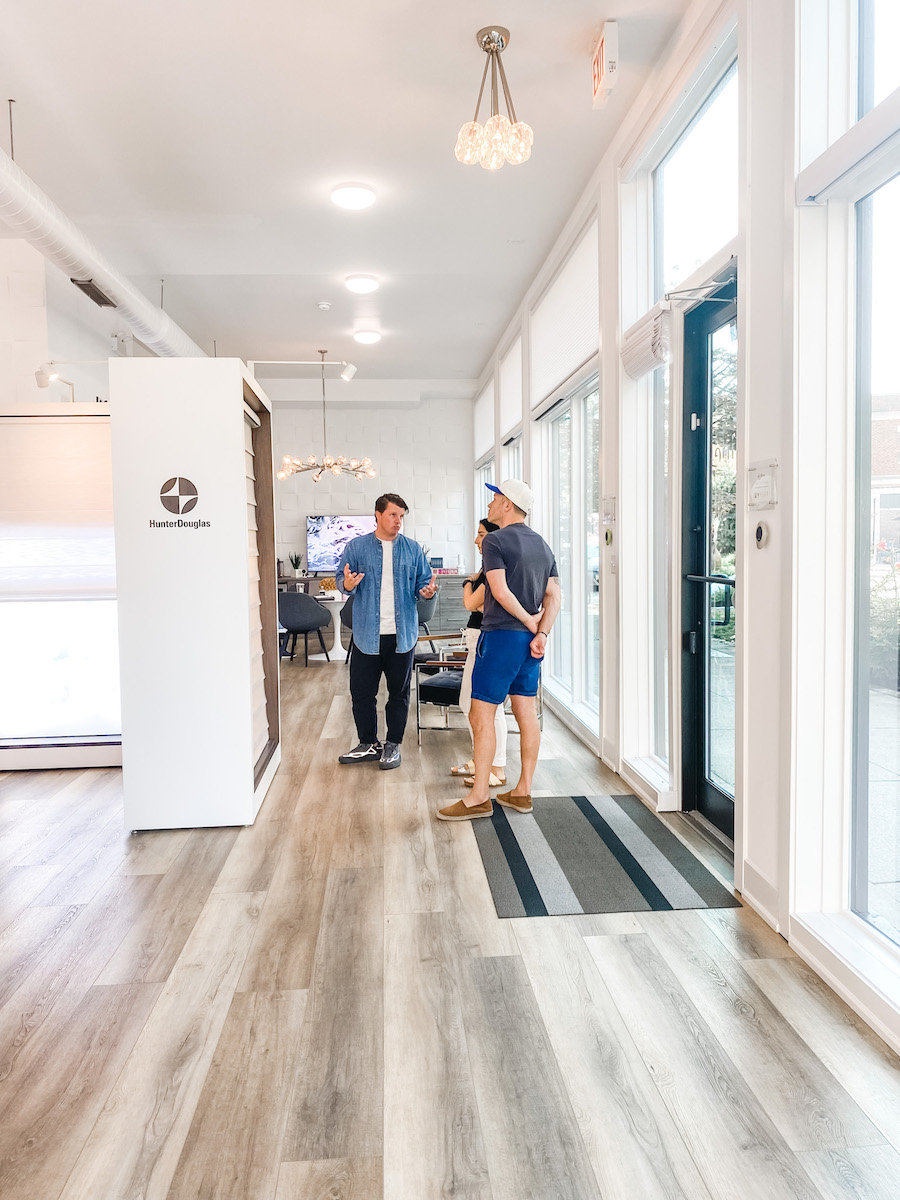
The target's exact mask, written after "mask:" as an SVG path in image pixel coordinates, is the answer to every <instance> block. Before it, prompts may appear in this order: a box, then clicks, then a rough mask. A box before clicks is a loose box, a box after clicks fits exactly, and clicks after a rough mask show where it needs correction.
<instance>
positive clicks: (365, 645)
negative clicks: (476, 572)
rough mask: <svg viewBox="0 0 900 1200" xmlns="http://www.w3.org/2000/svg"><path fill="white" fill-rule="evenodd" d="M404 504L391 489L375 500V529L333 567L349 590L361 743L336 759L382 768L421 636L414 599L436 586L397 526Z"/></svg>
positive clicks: (353, 691)
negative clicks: (381, 691) (382, 698)
mask: <svg viewBox="0 0 900 1200" xmlns="http://www.w3.org/2000/svg"><path fill="white" fill-rule="evenodd" d="M408 512H409V506H408V505H407V503H406V501H405V500H404V499H403V498H402V497H401V496H397V495H395V494H394V493H393V492H386V493H385V494H384V495H383V496H379V497H378V499H377V500H376V501H375V532H374V533H367V534H365V535H364V536H363V537H358V538H353V540H352V541H350V542H348V543H347V545H346V547H345V549H344V553H343V556H342V557H341V561H340V563H339V565H338V573H341V572H343V576H344V579H343V589H344V591H345V592H349V593H351V594H352V595H353V652H352V655H351V657H350V699H351V701H352V703H353V720H354V721H355V722H356V733H357V736H358V737H359V745H358V746H356V747H354V749H353V750H351V751H350V752H349V753H348V754H342V755H341V756H340V758H339V759H338V762H340V763H344V764H345V765H348V766H349V765H350V764H352V763H361V762H378V765H379V766H380V768H381V770H382V771H390V770H391V769H392V768H393V767H399V766H400V743H401V742H402V741H403V732H404V730H405V729H406V717H407V713H408V712H409V685H410V680H411V678H412V664H413V654H414V653H415V648H416V639H417V638H418V636H419V614H418V610H417V608H416V599H417V597H419V596H421V597H422V599H423V600H429V599H430V598H431V597H432V596H433V595H434V593H435V591H436V590H437V584H436V583H435V578H434V573H433V572H432V571H431V570H430V568H429V567H428V564H427V563H426V562H425V555H424V554H423V552H422V547H421V546H420V545H419V544H418V542H414V541H413V540H412V539H411V538H408V537H404V536H403V534H402V533H401V532H400V526H401V524H402V522H403V517H404V514H405V513H408ZM382 675H384V677H385V680H386V682H387V689H388V700H387V704H386V705H385V709H384V713H385V717H386V718H387V734H386V737H385V740H384V745H383V746H382V744H381V742H379V740H378V711H377V705H376V701H377V697H378V685H379V684H380V682H381V676H382Z"/></svg>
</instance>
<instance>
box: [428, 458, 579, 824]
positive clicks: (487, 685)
mask: <svg viewBox="0 0 900 1200" xmlns="http://www.w3.org/2000/svg"><path fill="white" fill-rule="evenodd" d="M487 486H488V487H489V488H490V489H491V491H492V492H494V493H495V495H494V498H493V499H492V500H491V503H490V506H489V507H488V517H489V519H490V520H491V521H493V522H494V523H495V524H496V525H499V526H500V528H499V529H497V530H495V531H494V532H493V533H489V534H488V535H487V537H486V538H485V539H484V541H483V542H482V544H481V553H482V556H483V559H484V572H485V577H486V580H487V583H486V586H485V597H484V619H483V621H482V625H481V637H480V638H479V639H478V648H477V650H476V652H475V653H476V656H475V668H474V670H473V672H472V707H471V709H470V712H469V721H470V723H471V725H472V733H473V736H474V740H475V786H474V787H473V788H472V791H471V793H470V795H469V796H468V797H466V799H465V800H459V801H458V802H457V803H456V804H450V805H448V806H447V807H446V808H442V809H440V810H439V811H438V814H437V815H438V818H439V820H441V821H470V820H472V818H473V817H489V816H490V815H491V813H492V811H493V805H492V804H491V796H490V790H489V787H488V782H489V779H490V768H491V763H492V762H493V760H494V749H495V735H494V714H495V710H496V708H497V705H498V704H502V703H503V702H504V700H505V699H506V697H507V695H508V696H509V698H510V701H511V703H512V710H513V715H514V716H515V718H516V723H517V724H518V726H519V733H520V734H521V757H522V771H521V774H520V775H519V779H518V782H517V783H516V784H515V786H514V787H512V788H511V789H510V791H508V792H503V793H500V794H498V796H497V802H498V804H502V805H503V806H504V807H506V808H514V809H515V810H516V812H522V813H529V812H531V810H532V805H531V783H532V779H533V778H534V771H535V768H536V766H537V758H538V751H539V750H540V745H541V729H540V725H539V724H538V719H537V713H536V712H535V703H534V697H535V695H536V694H537V689H538V683H539V680H540V671H541V659H542V658H543V657H544V648H545V646H546V644H547V637H548V635H549V633H550V629H551V628H552V626H553V622H554V621H555V620H556V617H557V614H558V613H559V607H560V591H559V579H558V577H557V570H556V560H555V559H554V557H553V551H552V550H551V549H550V547H549V546H548V545H547V543H546V542H545V541H544V539H543V538H542V537H540V535H539V534H537V533H535V532H534V530H533V529H529V528H528V526H527V525H525V518H526V516H527V515H528V512H529V510H530V509H531V506H532V504H533V503H534V494H533V492H532V491H531V488H530V487H528V485H527V484H526V483H523V482H522V480H521V479H507V480H504V482H503V483H501V484H500V486H499V487H495V486H494V485H493V484H491V483H489V484H488V485H487Z"/></svg>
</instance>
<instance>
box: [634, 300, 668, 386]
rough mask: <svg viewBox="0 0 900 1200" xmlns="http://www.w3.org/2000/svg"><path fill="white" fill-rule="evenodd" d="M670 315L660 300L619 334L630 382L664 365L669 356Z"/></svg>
mask: <svg viewBox="0 0 900 1200" xmlns="http://www.w3.org/2000/svg"><path fill="white" fill-rule="evenodd" d="M671 327H672V314H671V312H670V311H669V304H668V302H667V301H665V300H663V301H661V302H660V303H659V304H657V305H654V307H653V308H651V309H650V311H649V312H648V313H645V314H644V316H642V317H641V319H640V320H639V321H635V323H634V324H633V325H632V326H631V328H630V329H626V330H625V333H624V334H623V335H622V366H623V367H624V369H625V372H626V374H628V375H630V376H631V378H632V379H642V378H643V376H644V375H646V374H647V373H648V372H649V371H655V370H656V368H657V367H662V366H665V364H666V363H667V362H668V361H669V358H670V357H671Z"/></svg>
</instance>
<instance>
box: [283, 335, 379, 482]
mask: <svg viewBox="0 0 900 1200" xmlns="http://www.w3.org/2000/svg"><path fill="white" fill-rule="evenodd" d="M316 353H317V354H321V356H322V363H321V367H322V458H321V461H320V460H319V459H318V458H316V456H315V454H310V455H308V456H307V458H305V459H303V458H294V457H293V456H292V455H290V454H285V456H284V458H283V459H282V460H281V469H280V470H279V471H276V472H275V477H276V479H287V477H288V476H289V475H300V474H302V473H303V472H304V471H313V472H314V475H313V483H318V482H319V480H320V479H321V478H322V476H323V475H324V474H325V472H326V471H330V472H331V474H332V475H353V476H354V477H355V478H356V479H364V478H369V479H374V477H375V469H374V467H373V466H372V460H371V458H347V457H346V455H343V454H341V455H338V457H337V458H335V457H334V455H333V454H329V453H328V446H327V443H326V439H325V367H326V366H331V365H334V366H342V367H344V370H343V371H342V372H341V378H342V379H348V380H349V379H352V378H353V376H354V375H355V374H356V368H355V367H352V369H351V364H350V363H335V364H330V363H326V362H325V355H326V354H327V353H328V351H327V350H317V351H316ZM310 365H312V364H310Z"/></svg>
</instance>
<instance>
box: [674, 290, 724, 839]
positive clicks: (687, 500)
mask: <svg viewBox="0 0 900 1200" xmlns="http://www.w3.org/2000/svg"><path fill="white" fill-rule="evenodd" d="M683 447H684V453H683V459H682V588H681V595H682V630H683V648H682V676H681V677H682V786H683V805H684V808H685V809H686V810H696V811H698V812H700V813H701V814H702V815H703V816H704V817H706V819H707V820H708V821H710V822H711V823H712V824H713V825H715V826H716V828H717V829H720V830H721V831H722V832H723V833H724V834H726V836H728V837H729V838H731V837H733V836H734V781H735V680H734V635H735V602H736V598H735V579H734V569H735V534H736V524H737V522H736V517H737V509H736V491H737V305H736V285H735V281H734V279H731V280H730V281H729V282H727V283H725V284H723V285H722V286H721V287H720V288H718V289H717V290H716V291H714V292H712V293H711V294H710V295H709V296H707V297H706V298H705V299H704V300H703V301H702V302H701V303H700V304H698V305H696V307H694V308H693V309H691V311H690V312H688V313H687V314H686V315H685V319H684V435H683Z"/></svg>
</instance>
